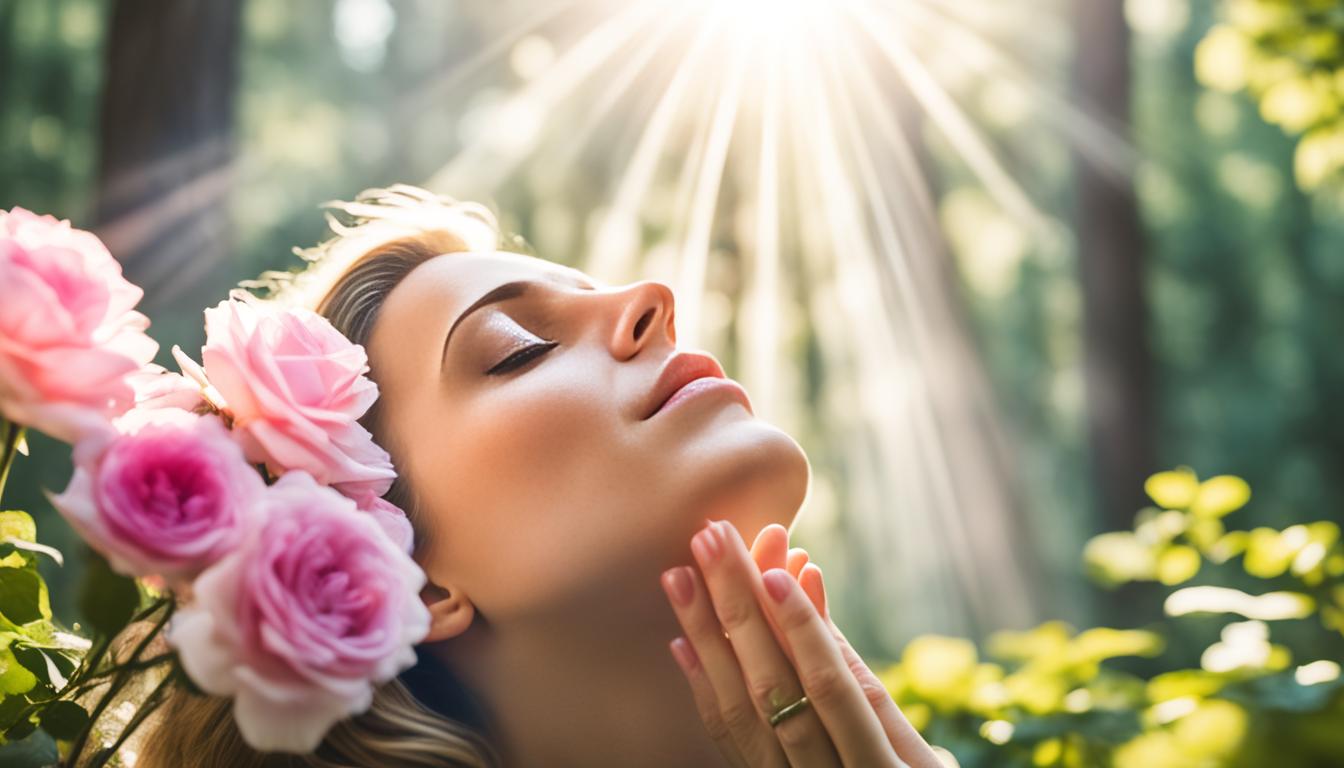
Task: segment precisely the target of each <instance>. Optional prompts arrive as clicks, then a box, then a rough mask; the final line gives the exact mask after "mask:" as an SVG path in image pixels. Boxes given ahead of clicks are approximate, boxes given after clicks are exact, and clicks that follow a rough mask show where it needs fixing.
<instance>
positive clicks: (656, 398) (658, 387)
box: [641, 352, 751, 420]
mask: <svg viewBox="0 0 1344 768" xmlns="http://www.w3.org/2000/svg"><path fill="white" fill-rule="evenodd" d="M710 389H724V390H732V391H733V392H734V394H736V395H737V398H738V399H739V400H740V401H741V402H742V404H743V405H745V406H746V407H747V410H748V411H750V410H751V401H750V400H749V399H748V398H747V393H746V390H744V389H742V386H741V385H740V384H738V383H737V382H735V381H733V380H732V379H730V378H728V377H727V376H725V375H724V373H723V367H722V366H720V365H719V362H718V361H717V360H715V359H714V358H713V357H710V356H709V355H706V354H703V353H699V352H679V353H677V354H675V355H673V356H672V357H670V358H668V361H667V362H666V363H664V364H663V370H662V372H660V373H659V374H658V381H657V382H655V383H654V385H653V389H652V391H651V392H650V393H649V398H648V402H647V403H646V407H645V409H644V414H645V415H644V416H643V418H642V419H641V420H648V419H650V418H653V417H654V416H655V415H657V414H658V413H659V412H661V411H663V410H664V409H666V408H667V407H668V406H669V405H671V404H672V403H673V402H676V401H679V400H682V399H684V398H686V397H689V396H691V395H693V394H695V393H696V392H700V391H706V390H710Z"/></svg>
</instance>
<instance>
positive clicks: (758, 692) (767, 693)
mask: <svg viewBox="0 0 1344 768" xmlns="http://www.w3.org/2000/svg"><path fill="white" fill-rule="evenodd" d="M795 687H796V686H795ZM748 690H749V691H750V692H751V700H752V701H754V702H756V706H757V707H759V708H760V710H761V711H762V712H774V711H775V710H777V709H779V708H780V707H782V706H784V705H785V704H788V703H789V702H790V701H792V700H793V699H794V698H797V697H796V696H795V697H787V696H786V695H785V691H787V690H788V687H786V686H785V685H784V681H783V680H781V679H779V678H777V677H773V676H772V677H763V678H761V679H759V680H753V681H751V684H750V685H749V686H748Z"/></svg>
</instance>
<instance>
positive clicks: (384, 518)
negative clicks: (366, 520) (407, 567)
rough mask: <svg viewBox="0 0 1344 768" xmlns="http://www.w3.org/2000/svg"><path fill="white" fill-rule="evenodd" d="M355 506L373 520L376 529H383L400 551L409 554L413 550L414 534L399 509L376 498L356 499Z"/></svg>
mask: <svg viewBox="0 0 1344 768" xmlns="http://www.w3.org/2000/svg"><path fill="white" fill-rule="evenodd" d="M356 504H357V506H358V507H359V509H360V511H361V512H366V513H368V514H369V516H371V517H372V518H373V521H374V522H375V523H378V527H379V528H382V529H383V533H385V534H387V537H388V538H389V539H391V540H392V543H393V544H396V545H397V546H398V547H401V550H402V551H403V552H405V553H407V554H410V553H411V551H412V549H413V548H414V543H415V542H414V539H415V532H414V531H413V530H412V529H411V521H410V518H408V517H406V513H405V512H404V511H402V509H401V507H398V506H397V505H396V504H393V503H392V502H390V501H388V500H387V499H381V498H378V497H366V498H363V499H357V500H356Z"/></svg>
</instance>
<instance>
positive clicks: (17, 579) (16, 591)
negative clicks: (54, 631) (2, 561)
mask: <svg viewBox="0 0 1344 768" xmlns="http://www.w3.org/2000/svg"><path fill="white" fill-rule="evenodd" d="M0 613H2V614H4V616H5V618H7V619H9V620H10V621H12V622H14V623H15V624H27V623H28V622H30V621H39V620H41V619H50V618H51V603H50V602H49V600H48V598H47V585H46V583H44V582H43V581H42V576H41V575H40V574H38V572H37V569H36V568H33V567H31V566H28V567H25V568H0Z"/></svg>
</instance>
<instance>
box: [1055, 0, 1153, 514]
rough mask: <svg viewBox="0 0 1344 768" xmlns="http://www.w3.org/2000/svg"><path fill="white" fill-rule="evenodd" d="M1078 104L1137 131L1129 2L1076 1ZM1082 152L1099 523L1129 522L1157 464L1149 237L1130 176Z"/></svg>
mask: <svg viewBox="0 0 1344 768" xmlns="http://www.w3.org/2000/svg"><path fill="white" fill-rule="evenodd" d="M1076 7H1077V11H1076V14H1077V16H1076V18H1075V22H1076V28H1075V29H1076V42H1077V53H1076V56H1075V64H1074V66H1075V79H1074V86H1075V89H1076V93H1075V95H1076V102H1077V103H1078V104H1079V105H1081V106H1082V107H1083V108H1084V109H1087V110H1089V111H1090V113H1091V114H1093V115H1095V116H1096V117H1098V118H1100V119H1101V120H1102V121H1104V122H1106V123H1108V124H1109V125H1111V126H1112V128H1113V129H1114V131H1115V133H1116V135H1119V136H1129V135H1130V133H1131V131H1130V37H1129V28H1128V26H1127V24H1126V22H1125V17H1124V3H1120V2H1096V1H1095V0H1092V1H1089V2H1080V3H1077V5H1076ZM1096 160H1097V159H1096V158H1088V157H1086V156H1084V155H1083V154H1081V153H1079V154H1077V155H1076V168H1077V177H1076V178H1077V193H1078V208H1077V213H1076V216H1077V231H1078V251H1079V279H1080V282H1081V285H1082V297H1083V334H1084V347H1085V353H1084V354H1085V360H1084V366H1085V378H1086V392H1087V412H1088V413H1087V415H1088V431H1089V436H1088V440H1089V443H1090V447H1091V465H1092V475H1093V481H1094V482H1093V485H1094V487H1095V488H1096V493H1097V500H1098V503H1097V509H1098V512H1099V520H1098V522H1099V524H1100V528H1101V529H1103V530H1112V529H1119V528H1128V527H1129V526H1130V525H1131V524H1132V522H1133V519H1134V513H1135V512H1136V511H1137V510H1138V509H1139V508H1140V507H1142V506H1143V505H1144V495H1143V482H1144V479H1145V478H1146V477H1147V476H1148V475H1149V474H1150V473H1151V472H1152V471H1153V470H1154V469H1155V468H1156V467H1155V465H1154V453H1153V450H1154V446H1153V421H1154V413H1153V402H1154V401H1153V388H1152V382H1151V371H1152V360H1151V357H1150V353H1149V348H1148V333H1147V312H1146V305H1145V300H1144V236H1143V232H1142V229H1141V225H1140V221H1139V215H1138V207H1137V201H1136V199H1135V195H1134V188H1133V182H1132V179H1131V178H1130V177H1129V175H1128V174H1127V173H1117V172H1114V171H1108V169H1107V168H1106V167H1104V165H1103V164H1102V163H1099V162H1097V161H1096Z"/></svg>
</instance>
